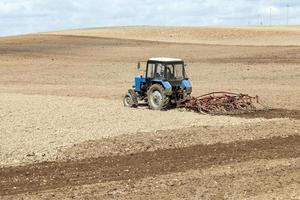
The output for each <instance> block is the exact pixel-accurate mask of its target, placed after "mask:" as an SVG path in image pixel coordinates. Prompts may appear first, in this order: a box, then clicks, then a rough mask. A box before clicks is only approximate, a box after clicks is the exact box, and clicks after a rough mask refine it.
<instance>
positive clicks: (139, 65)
mask: <svg viewBox="0 0 300 200" xmlns="http://www.w3.org/2000/svg"><path fill="white" fill-rule="evenodd" d="M137 69H138V70H140V69H141V62H138V65H137Z"/></svg>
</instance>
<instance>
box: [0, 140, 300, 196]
mask: <svg viewBox="0 0 300 200" xmlns="http://www.w3.org/2000/svg"><path fill="white" fill-rule="evenodd" d="M297 157H300V136H289V137H285V138H282V137H273V138H270V139H260V140H249V141H239V142H234V143H227V144H225V143H218V144H213V145H195V146H190V147H185V148H178V149H164V150H157V151H154V152H140V153H136V154H130V155H122V156H111V157H99V158H88V159H83V160H79V161H76V160H68V161H64V162H44V163H38V164H32V165H27V166H18V167H5V168H1V169H0V195H1V196H4V195H15V194H21V193H27V192H38V191H44V190H49V189H56V188H62V187H65V186H80V185H86V184H94V183H98V182H109V181H119V180H129V179H130V180H131V181H136V180H139V179H142V178H146V177H151V176H158V175H164V174H168V173H176V172H184V171H187V170H193V169H204V168H208V167H211V166H216V165H225V164H229V163H238V162H244V161H249V160H255V159H268V160H270V159H281V158H297ZM295 170H299V169H295Z"/></svg>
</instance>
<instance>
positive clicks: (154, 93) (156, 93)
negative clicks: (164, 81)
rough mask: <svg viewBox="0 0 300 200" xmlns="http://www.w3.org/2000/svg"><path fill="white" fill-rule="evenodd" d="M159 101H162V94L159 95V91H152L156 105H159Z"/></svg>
mask: <svg viewBox="0 0 300 200" xmlns="http://www.w3.org/2000/svg"><path fill="white" fill-rule="evenodd" d="M161 101H162V95H161V93H160V92H159V91H155V92H153V102H154V103H155V104H156V105H160V104H161Z"/></svg>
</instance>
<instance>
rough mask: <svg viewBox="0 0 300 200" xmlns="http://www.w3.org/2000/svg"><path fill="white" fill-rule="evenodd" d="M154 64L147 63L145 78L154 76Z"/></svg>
mask: <svg viewBox="0 0 300 200" xmlns="http://www.w3.org/2000/svg"><path fill="white" fill-rule="evenodd" d="M154 72H155V64H148V68H147V78H154Z"/></svg>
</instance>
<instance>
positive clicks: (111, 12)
mask: <svg viewBox="0 0 300 200" xmlns="http://www.w3.org/2000/svg"><path fill="white" fill-rule="evenodd" d="M287 5H289V9H287ZM270 10H271V24H272V25H275V24H286V23H287V16H289V24H300V0H0V35H14V34H23V33H30V32H41V31H50V30H61V29H70V28H87V27H101V26H119V25H122V26H126V25H172V26H173V25H175V26H217V25H248V24H249V25H257V24H261V23H262V24H266V25H269V24H270ZM287 10H289V11H288V12H287ZM287 13H289V14H288V15H287Z"/></svg>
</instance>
